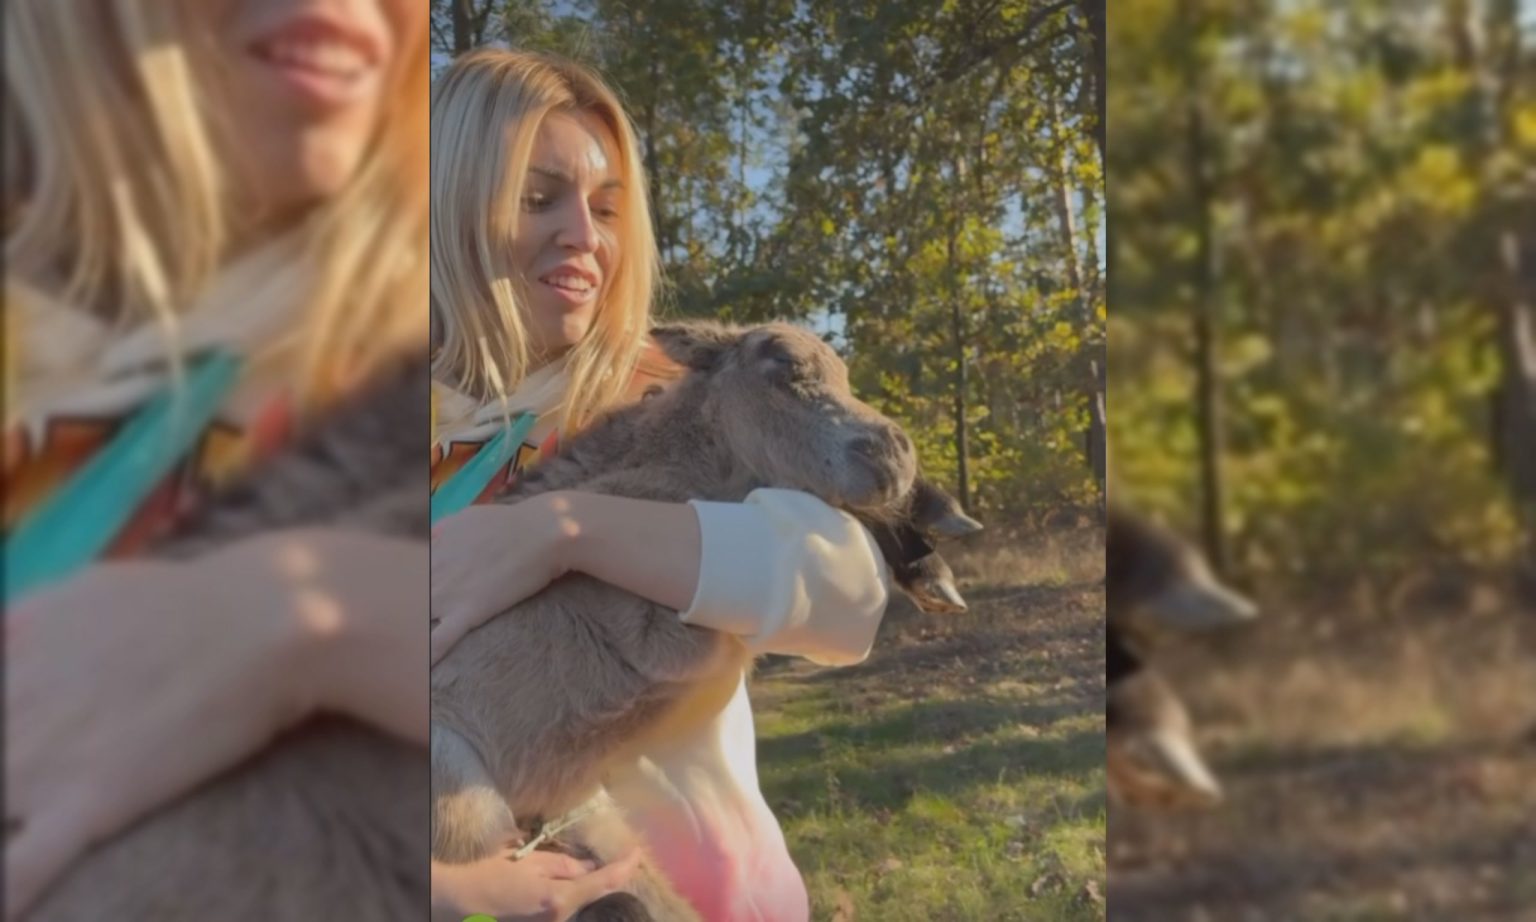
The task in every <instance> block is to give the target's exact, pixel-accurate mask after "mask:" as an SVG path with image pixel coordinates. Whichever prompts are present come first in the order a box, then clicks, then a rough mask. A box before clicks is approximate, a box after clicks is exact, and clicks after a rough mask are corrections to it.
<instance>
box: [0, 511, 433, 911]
mask: <svg viewBox="0 0 1536 922" xmlns="http://www.w3.org/2000/svg"><path fill="white" fill-rule="evenodd" d="M427 573H428V549H427V547H426V546H425V545H423V544H421V543H420V542H417V543H411V542H406V541H398V540H394V539H388V538H381V537H376V536H372V535H365V534H351V533H346V532H340V531H333V530H305V531H294V532H284V533H275V534H270V535H265V536H261V537H258V538H252V539H249V540H247V541H245V542H241V543H239V544H236V545H231V546H229V547H227V548H224V549H221V550H219V551H216V552H213V553H210V554H208V555H205V556H204V557H202V558H199V559H196V560H192V561H185V562H165V561H155V560H138V561H127V562H110V563H103V564H99V565H96V566H94V567H91V568H90V569H89V570H86V571H85V572H83V573H82V574H80V575H79V576H77V577H75V578H73V579H70V580H69V581H67V582H65V583H63V584H61V585H59V586H56V587H53V588H50V589H48V590H45V591H43V592H40V593H38V594H37V595H35V596H33V597H31V598H29V599H27V600H26V601H24V602H22V603H21V604H18V605H16V606H14V607H13V609H12V610H11V611H9V612H7V614H6V619H5V667H6V677H7V694H6V696H5V719H6V729H7V740H6V742H7V745H6V747H5V753H4V755H5V787H6V794H7V819H8V820H9V819H12V818H14V819H16V820H18V821H19V823H20V831H19V833H18V834H17V835H15V836H14V837H13V838H10V839H9V840H8V841H7V846H6V854H5V870H6V879H7V883H8V884H9V886H8V887H7V888H6V913H7V917H8V918H9V917H11V916H12V915H14V914H15V913H18V912H19V911H20V910H21V908H22V907H23V906H25V905H26V904H27V903H29V902H30V901H31V900H32V899H33V898H35V897H36V896H37V895H38V894H39V893H40V892H41V890H42V888H43V887H45V886H46V885H47V884H48V883H49V882H50V881H51V880H52V879H53V878H54V877H55V876H56V875H57V874H58V873H59V872H60V871H61V870H62V869H63V868H64V867H65V866H66V865H67V864H68V863H69V862H70V861H72V860H73V859H74V858H75V857H76V856H77V855H79V854H80V853H81V852H82V851H84V850H85V849H86V848H87V847H89V846H90V845H91V844H93V843H95V842H99V841H102V840H103V839H106V838H108V837H110V836H112V835H114V834H115V833H117V832H118V831H119V830H121V829H122V828H124V827H125V826H127V825H128V824H130V823H132V822H134V821H135V820H137V819H138V818H139V817H141V816H143V815H144V814H145V813H147V812H148V811H150V810H153V809H155V808H156V807H159V806H161V805H163V804H165V803H168V802H170V801H171V800H174V799H175V798H176V797H179V796H181V795H182V794H184V793H186V792H187V791H189V790H191V789H192V788H194V787H195V786H196V785H198V784H200V783H202V782H203V781H205V780H206V779H208V778H210V777H212V776H213V775H215V774H217V773H218V772H220V771H223V770H225V769H227V768H230V767H232V766H234V765H235V764H237V763H239V762H240V761H242V760H244V759H245V758H247V757H248V756H249V755H251V754H252V753H253V752H255V751H257V750H258V749H260V747H261V746H262V745H264V744H265V743H266V742H268V741H269V740H271V739H272V738H273V737H274V736H275V735H276V734H278V733H280V732H281V731H283V730H284V729H286V728H288V727H290V726H292V725H293V724H294V723H296V722H297V721H299V720H300V719H302V718H303V717H305V716H307V715H309V714H311V713H313V712H315V711H316V710H331V711H337V712H341V713H347V714H350V715H351V716H354V717H357V718H359V719H361V720H364V721H367V722H370V723H372V724H374V725H376V726H379V727H381V728H382V729H384V730H386V731H388V732H391V733H394V734H396V735H398V736H400V737H403V738H405V739H408V740H412V741H417V742H421V743H423V744H424V743H425V742H426V739H427V736H428V727H429V717H428V714H429V710H428V706H429V701H428V697H429V692H428V689H427V663H426V661H425V658H424V656H423V652H424V651H423V649H422V646H423V644H424V642H425V641H426V628H425V626H424V625H422V623H421V620H422V619H421V613H422V609H423V608H424V607H425V606H426V603H427V593H426V587H425V580H426V578H427ZM103 779H111V780H112V783H111V784H105V783H103Z"/></svg>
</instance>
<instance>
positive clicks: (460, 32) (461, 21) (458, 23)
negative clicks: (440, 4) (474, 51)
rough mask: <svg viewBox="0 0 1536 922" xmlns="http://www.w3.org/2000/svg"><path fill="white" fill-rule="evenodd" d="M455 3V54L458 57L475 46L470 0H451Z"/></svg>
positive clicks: (450, 0)
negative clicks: (471, 25)
mask: <svg viewBox="0 0 1536 922" xmlns="http://www.w3.org/2000/svg"><path fill="white" fill-rule="evenodd" d="M449 2H450V3H452V4H453V56H454V57H458V56H459V55H461V54H463V53H464V52H466V51H468V50H469V49H471V48H473V47H475V42H474V36H473V35H472V34H471V32H470V26H469V4H470V0H449Z"/></svg>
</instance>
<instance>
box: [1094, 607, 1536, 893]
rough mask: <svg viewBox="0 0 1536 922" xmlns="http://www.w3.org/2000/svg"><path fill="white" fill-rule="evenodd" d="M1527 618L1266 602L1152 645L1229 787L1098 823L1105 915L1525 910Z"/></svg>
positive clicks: (1533, 886)
mask: <svg viewBox="0 0 1536 922" xmlns="http://www.w3.org/2000/svg"><path fill="white" fill-rule="evenodd" d="M1533 651H1536V618H1533V617H1532V615H1531V614H1530V613H1528V612H1519V611H1515V610H1513V608H1512V606H1508V605H1500V604H1488V603H1487V599H1486V597H1485V598H1484V600H1483V601H1482V602H1480V603H1478V604H1470V605H1464V606H1463V607H1461V608H1458V609H1425V610H1422V611H1417V612H1412V613H1399V615H1398V617H1396V618H1393V619H1390V620H1381V619H1377V620H1369V621H1367V620H1364V619H1360V618H1356V619H1354V621H1353V622H1352V621H1351V619H1350V618H1349V617H1348V615H1347V613H1345V612H1344V611H1343V610H1342V608H1340V609H1336V610H1331V611H1329V610H1322V609H1318V608H1309V609H1301V610H1298V609H1288V610H1282V611H1270V612H1269V613H1268V616H1267V621H1266V622H1265V623H1264V624H1263V625H1262V626H1260V627H1257V628H1255V629H1253V630H1252V631H1251V632H1249V633H1247V634H1245V635H1242V636H1236V637H1232V638H1226V639H1223V640H1220V641H1217V642H1214V643H1212V644H1208V645H1203V646H1196V647H1191V648H1189V649H1185V650H1181V651H1168V652H1169V653H1170V654H1171V655H1169V656H1167V657H1164V661H1165V662H1166V664H1167V668H1168V671H1169V674H1170V675H1171V676H1173V677H1174V678H1175V681H1176V684H1177V685H1178V686H1179V687H1180V690H1181V691H1182V692H1183V694H1184V695H1185V696H1186V700H1187V702H1188V703H1189V705H1190V709H1191V711H1192V713H1193V714H1194V717H1195V720H1196V723H1197V725H1198V726H1199V728H1200V736H1201V744H1202V746H1203V747H1204V748H1205V750H1206V752H1207V754H1208V755H1209V756H1210V759H1211V762H1212V763H1213V766H1214V767H1215V769H1216V770H1217V772H1218V773H1219V774H1221V775H1222V776H1223V777H1224V779H1225V781H1226V783H1227V794H1228V803H1227V804H1226V805H1225V806H1223V807H1221V808H1219V809H1218V810H1216V811H1213V812H1211V813H1207V814H1196V815H1179V816H1154V815H1149V814H1145V813H1139V812H1136V811H1124V812H1117V813H1116V815H1115V816H1113V817H1112V818H1111V827H1112V834H1111V847H1110V858H1109V862H1110V873H1111V885H1110V894H1109V899H1110V917H1111V918H1113V919H1123V920H1144V919H1145V920H1153V919H1156V920H1225V919H1240V920H1245V922H1246V920H1253V922H1264V920H1291V919H1297V920H1320V922H1326V920H1366V919H1414V920H1418V919H1423V920H1457V922H1460V920H1467V922H1475V920H1490V922H1491V920H1495V919H1497V920H1509V919H1536V746H1532V745H1530V742H1529V741H1528V740H1527V739H1526V738H1525V733H1526V732H1527V731H1528V730H1529V728H1530V727H1531V726H1532V724H1533V723H1536V655H1533Z"/></svg>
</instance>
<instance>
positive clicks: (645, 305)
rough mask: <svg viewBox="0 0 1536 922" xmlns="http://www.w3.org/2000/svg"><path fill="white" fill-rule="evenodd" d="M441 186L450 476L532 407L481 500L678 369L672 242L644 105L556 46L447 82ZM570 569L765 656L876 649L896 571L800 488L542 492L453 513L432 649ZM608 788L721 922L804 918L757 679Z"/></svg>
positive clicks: (440, 371)
mask: <svg viewBox="0 0 1536 922" xmlns="http://www.w3.org/2000/svg"><path fill="white" fill-rule="evenodd" d="M432 191H433V209H432V216H431V240H432V307H433V324H434V330H433V335H434V344H435V346H436V353H435V375H436V378H437V380H438V382H439V386H438V389H437V391H436V393H435V397H436V399H437V412H438V430H439V432H438V436H437V441H436V445H435V447H434V451H433V482H434V485H439V484H442V483H445V482H448V481H449V479H450V478H451V477H452V476H453V474H454V473H455V472H457V471H459V470H461V469H462V466H463V465H464V463H465V462H466V461H467V459H469V458H471V457H474V455H475V453H476V452H477V451H479V450H480V448H481V447H482V446H483V445H485V444H486V441H487V439H488V438H490V437H491V436H492V435H494V434H495V433H496V432H498V431H500V430H501V428H502V427H503V426H504V425H505V421H506V419H507V418H508V417H509V416H517V417H520V416H521V415H522V414H523V413H524V412H532V413H534V414H535V415H536V416H537V419H538V422H537V425H536V426H535V427H534V429H533V430H532V433H531V435H530V436H529V437H528V439H527V443H526V444H525V445H523V446H522V447H521V449H520V450H518V451H517V452H516V453H515V454H514V456H513V457H512V459H511V461H510V462H509V463H508V465H507V466H506V468H505V469H504V470H503V471H501V472H499V474H498V475H497V476H496V477H495V478H494V480H493V481H492V482H491V483H490V484H489V485H488V486H487V487H486V488H485V492H484V494H483V495H482V498H485V497H488V496H489V495H492V494H494V493H495V492H496V490H498V489H499V488H500V487H501V486H502V485H504V484H505V483H506V480H507V479H508V478H510V477H511V476H512V475H514V474H515V473H516V472H517V471H519V470H521V469H522V468H524V467H526V466H527V465H528V464H530V463H532V462H533V461H534V460H536V458H537V456H538V454H539V453H540V452H547V451H551V450H558V439H557V436H556V433H558V432H561V431H565V432H569V431H572V430H574V429H578V428H580V426H581V425H582V424H583V423H585V422H586V421H588V420H590V419H591V418H592V417H593V415H594V414H596V413H598V412H600V411H602V410H603V409H605V408H608V407H611V406H614V405H616V404H619V403H622V402H624V401H626V400H633V399H637V398H639V397H640V396H642V395H643V394H644V393H645V392H646V391H647V390H650V389H652V388H654V387H660V386H664V385H665V382H666V380H667V379H668V378H669V377H671V376H674V375H675V374H676V370H675V369H673V368H671V367H670V366H669V365H668V363H667V362H666V361H665V360H664V359H663V358H662V357H661V356H660V354H659V353H658V352H657V351H656V350H655V349H654V348H653V347H651V346H650V345H649V344H648V343H647V341H646V339H645V331H646V330H647V329H648V328H649V322H650V309H651V304H652V294H653V289H654V287H655V284H656V265H657V253H656V245H655V241H654V238H653V236H652V231H651V219H650V214H649V210H648V206H647V201H646V191H645V182H644V177H643V174H642V171H641V166H640V160H639V157H638V154H637V144H636V141H635V135H634V131H633V129H632V128H631V126H630V123H629V121H628V120H627V118H626V116H625V115H624V113H623V110H622V108H621V107H620V104H619V102H618V100H617V99H616V97H615V96H614V94H613V93H612V92H611V91H610V90H609V89H608V88H607V87H606V86H604V85H603V83H602V82H601V81H600V80H599V79H598V78H597V77H595V76H594V75H592V74H591V73H589V72H588V71H586V70H584V69H582V68H580V67H578V66H576V65H574V64H572V63H570V62H568V61H565V60H562V59H559V58H554V57H549V56H542V55H534V54H527V53H518V52H503V51H490V50H484V51H479V52H475V53H473V54H470V55H467V56H465V57H463V58H460V59H459V60H457V61H456V62H455V63H454V64H453V65H452V66H451V67H450V68H449V69H448V70H447V71H446V72H445V73H444V74H442V75H441V76H440V77H439V79H438V81H437V84H436V86H435V87H434V90H433V100H432ZM573 570H574V571H581V572H585V573H588V574H590V575H592V576H594V577H596V578H598V579H602V580H604V581H606V582H608V583H611V584H613V585H616V586H619V587H622V588H624V589H627V590H629V591H631V592H634V593H636V594H638V595H641V596H643V597H646V598H648V599H651V600H653V601H655V602H658V603H660V604H663V605H666V606H668V607H670V608H675V609H677V610H678V611H679V612H680V613H681V614H680V617H681V618H683V619H684V620H685V621H687V622H688V623H691V624H697V625H700V626H702V627H708V628H713V629H716V630H722V631H729V632H731V633H733V634H738V635H740V636H742V637H744V638H746V639H747V641H748V643H749V645H750V646H751V648H752V649H753V650H754V651H756V652H775V653H790V654H798V655H803V656H807V657H810V658H812V659H814V660H816V661H818V662H822V663H827V664H842V663H851V662H856V661H858V660H861V659H863V658H864V657H865V656H866V655H867V653H868V651H869V648H870V645H871V643H872V642H873V638H874V633H875V629H876V627H877V626H878V624H879V621H880V618H881V616H882V614H883V612H884V607H885V602H886V597H887V593H888V587H889V583H888V579H889V577H888V575H887V573H886V571H885V567H884V563H883V562H882V560H881V559H880V556H879V554H878V551H877V549H876V547H875V544H874V542H873V539H872V538H871V537H870V536H869V534H868V533H867V532H866V531H865V530H864V529H863V528H862V527H861V526H860V525H859V524H858V523H857V522H855V521H854V520H853V519H852V518H851V517H850V516H847V515H845V514H843V513H841V512H839V511H836V510H834V509H831V508H830V507H828V506H827V505H825V504H824V503H822V502H821V501H820V500H817V499H815V498H813V497H810V496H808V495H806V494H802V493H796V492H792V491H784V490H760V491H758V492H756V493H754V494H753V495H752V496H750V497H748V499H747V501H746V502H744V503H739V504H733V503H702V502H696V503H690V504H686V505H682V504H666V503H653V502H643V501H638V500H629V499H622V498H616V497H609V496H598V495H590V494H579V493H577V494H544V495H542V496H539V497H535V498H533V499H530V500H528V501H525V502H522V503H519V504H517V505H514V506H497V505H476V506H473V507H471V508H469V509H467V510H465V511H463V512H461V513H459V514H457V515H454V516H451V517H449V518H447V519H445V520H443V521H442V523H441V524H440V525H439V527H438V529H437V531H436V532H435V533H434V536H433V544H432V578H433V579H432V582H433V589H432V594H433V598H432V605H433V614H434V616H436V617H437V618H438V619H439V623H438V625H437V626H436V627H435V628H434V631H433V639H432V646H433V657H434V660H435V659H436V658H438V657H440V656H441V655H442V654H443V653H444V652H446V650H447V649H448V648H449V647H450V646H451V644H452V643H453V642H454V641H456V640H457V639H458V638H460V637H462V636H463V635H464V634H465V633H466V632H468V631H469V630H471V629H472V628H473V627H475V626H476V625H478V624H480V623H482V622H483V621H484V620H485V619H486V618H488V617H490V616H492V615H495V614H497V613H499V612H501V611H504V610H506V608H507V607H509V606H511V605H513V604H515V603H517V602H519V601H521V600H522V599H524V598H527V597H528V596H530V595H532V594H534V593H536V592H538V591H539V590H540V589H541V588H543V586H545V585H546V584H547V583H548V582H549V581H551V580H552V579H554V578H555V577H557V576H559V575H560V574H562V573H564V572H568V571H573ZM608 789H609V793H610V794H612V795H613V796H614V798H615V799H616V801H617V802H618V803H619V805H620V806H621V807H623V808H624V809H625V810H626V812H627V813H628V815H629V816H630V818H631V819H632V821H633V822H634V824H635V825H636V827H637V828H638V829H639V830H640V831H641V832H642V834H644V836H645V837H646V839H647V841H648V844H649V847H650V849H651V851H652V853H653V855H654V856H655V858H656V860H657V862H658V864H659V865H660V867H661V868H662V870H663V871H664V872H665V873H666V874H667V876H668V877H669V878H670V879H671V880H672V882H673V883H674V885H675V886H676V887H677V888H678V890H679V892H681V893H682V894H683V895H684V896H685V897H687V898H688V899H689V900H690V901H691V902H692V903H693V904H694V906H695V907H696V908H697V909H698V910H699V912H700V914H701V915H702V916H703V917H704V918H705V919H708V920H711V922H717V920H730V922H734V920H773V922H781V920H803V919H806V918H808V915H809V907H808V901H807V896H806V891H805V886H804V883H803V882H802V880H801V878H800V875H799V872H798V871H797V869H796V868H795V866H794V863H793V862H792V861H791V859H790V856H789V854H788V850H787V848H786V846H785V842H784V837H783V833H782V832H781V831H780V829H779V827H778V824H777V821H776V820H775V819H774V817H773V814H772V812H771V811H770V810H769V808H768V806H767V803H766V802H765V800H764V798H763V795H762V792H761V791H760V790H759V788H758V781H757V766H756V756H755V740H754V733H753V725H752V713H751V707H750V704H749V702H748V699H747V695H746V685H745V678H744V677H743V681H742V683H741V684H740V685H739V686H738V688H737V691H736V695H735V697H734V698H733V699H732V700H731V702H730V703H729V704H728V705H727V706H726V708H725V709H724V710H723V711H722V712H721V713H720V714H718V715H716V716H715V718H714V720H713V722H712V723H710V724H709V725H708V726H707V727H706V728H704V729H703V730H702V731H701V732H699V733H697V734H696V735H694V736H692V737H690V738H684V739H671V740H666V741H665V742H664V743H663V744H659V745H657V746H655V747H653V749H652V751H650V752H647V753H646V754H645V755H644V757H642V758H640V759H638V760H636V761H635V762H634V763H633V764H627V765H624V766H620V767H619V768H618V769H617V770H616V771H615V772H614V773H613V775H612V776H611V780H610V783H609V787H608ZM494 870H495V869H494V867H491V868H488V869H487V873H490V872H493V871H494ZM454 873H458V872H456V871H455V870H454V869H451V868H434V891H436V893H435V898H436V899H437V900H438V902H439V903H440V904H441V905H448V906H451V907H452V908H454V909H456V910H459V911H463V912H475V911H479V912H485V911H489V910H488V909H487V908H486V907H484V906H476V905H473V904H472V903H471V902H470V901H468V900H457V899H456V895H457V894H456V893H455V889H454V884H453V882H451V881H449V880H448V878H447V875H450V874H454ZM439 882H442V883H441V886H440V885H439Z"/></svg>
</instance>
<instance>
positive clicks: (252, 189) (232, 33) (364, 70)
mask: <svg viewBox="0 0 1536 922" xmlns="http://www.w3.org/2000/svg"><path fill="white" fill-rule="evenodd" d="M199 5H200V2H199ZM210 12H213V11H212V10H210ZM214 15H216V16H217V19H216V21H215V22H214V23H213V27H214V29H215V36H216V39H217V45H218V47H219V54H220V58H221V59H222V60H223V61H224V62H225V67H224V68H223V74H224V75H225V86H224V87H223V90H224V92H223V93H222V98H220V99H219V100H218V104H219V105H221V106H222V107H223V108H224V111H223V112H221V113H218V117H217V122H218V123H219V124H221V125H224V126H227V127H226V128H225V129H224V132H225V135H226V137H224V138H222V139H221V140H222V141H223V142H224V145H225V149H226V150H227V151H229V154H230V159H231V161H232V162H233V163H234V176H233V181H234V182H235V183H236V184H237V186H236V193H237V203H238V206H239V207H241V208H245V209H250V211H251V212H254V213H255V214H259V215H262V216H273V215H283V214H288V213H292V212H294V211H297V210H301V209H303V208H304V207H307V206H309V205H311V204H313V203H314V202H316V201H318V200H321V199H324V198H326V197H327V196H330V195H334V194H335V193H336V192H338V191H340V190H341V188H342V187H343V186H344V185H345V184H346V183H347V182H348V181H349V180H350V179H351V178H352V176H353V175H354V174H356V172H357V170H358V168H359V165H360V164H361V163H362V160H363V155H364V153H365V152H366V151H367V149H368V147H369V144H370V143H371V142H372V140H373V138H374V135H375V133H376V132H377V130H378V128H379V125H380V124H381V121H382V119H383V118H385V117H387V114H388V112H389V103H390V102H391V100H390V98H389V97H390V96H391V95H392V94H393V93H395V92H397V90H396V89H395V88H396V87H397V86H399V77H400V74H399V70H400V68H401V67H402V66H403V59H404V58H405V57H406V56H407V55H408V54H409V52H410V50H411V49H412V48H413V47H414V46H415V44H416V43H417V42H419V41H420V38H421V33H422V30H424V29H425V28H426V16H427V4H426V3H423V2H422V0H224V2H223V3H222V4H221V6H220V7H219V8H218V12H216V13H215V14H214ZM421 130H422V131H425V130H426V126H425V125H423V126H421Z"/></svg>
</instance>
